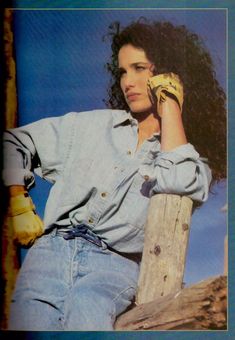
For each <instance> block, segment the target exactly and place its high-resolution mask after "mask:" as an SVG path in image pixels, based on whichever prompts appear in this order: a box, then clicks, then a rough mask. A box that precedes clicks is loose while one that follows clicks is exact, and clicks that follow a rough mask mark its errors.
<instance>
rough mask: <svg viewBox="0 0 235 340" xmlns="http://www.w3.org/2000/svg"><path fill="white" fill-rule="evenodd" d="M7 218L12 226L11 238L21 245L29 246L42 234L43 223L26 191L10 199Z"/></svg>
mask: <svg viewBox="0 0 235 340" xmlns="http://www.w3.org/2000/svg"><path fill="white" fill-rule="evenodd" d="M8 217H9V220H10V223H12V226H13V238H14V240H15V241H16V242H18V243H20V244H21V245H30V244H32V243H33V242H34V241H35V239H36V238H37V237H39V236H41V235H42V234H43V232H44V228H43V222H42V220H41V219H40V217H39V216H38V215H37V214H36V211H35V206H34V204H33V202H32V199H31V198H30V196H29V195H28V193H27V191H25V192H23V193H20V194H18V195H17V196H13V197H10V202H9V209H8Z"/></svg>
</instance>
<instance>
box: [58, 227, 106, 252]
mask: <svg viewBox="0 0 235 340" xmlns="http://www.w3.org/2000/svg"><path fill="white" fill-rule="evenodd" d="M56 234H57V235H60V236H62V237H63V238H64V239H65V240H71V239H74V238H75V237H82V238H84V239H85V240H87V241H89V242H91V243H93V244H95V245H97V246H98V247H103V246H104V245H105V243H104V241H102V240H101V239H100V238H99V236H97V235H96V234H95V233H93V232H92V231H91V230H90V229H88V227H87V226H86V225H85V224H78V225H76V226H74V227H72V228H69V229H67V230H65V229H63V230H60V229H57V230H56Z"/></svg>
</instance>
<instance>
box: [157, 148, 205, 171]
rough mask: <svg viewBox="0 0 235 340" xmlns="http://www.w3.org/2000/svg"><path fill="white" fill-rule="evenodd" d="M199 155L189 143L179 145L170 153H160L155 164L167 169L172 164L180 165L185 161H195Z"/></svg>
mask: <svg viewBox="0 0 235 340" xmlns="http://www.w3.org/2000/svg"><path fill="white" fill-rule="evenodd" d="M199 157H200V156H199V153H198V152H197V151H196V150H195V148H194V146H193V145H192V144H190V143H187V144H183V145H180V146H178V147H176V148H175V149H173V150H171V151H165V152H160V153H159V154H158V157H157V160H156V164H158V165H160V166H161V165H162V166H163V167H166V168H168V167H169V166H171V165H172V164H177V163H181V162H183V161H185V160H192V161H197V160H198V159H199Z"/></svg>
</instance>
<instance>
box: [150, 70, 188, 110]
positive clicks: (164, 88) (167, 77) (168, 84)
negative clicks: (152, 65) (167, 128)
mask: <svg viewBox="0 0 235 340" xmlns="http://www.w3.org/2000/svg"><path fill="white" fill-rule="evenodd" d="M148 87H149V90H150V94H152V93H153V94H154V95H155V96H156V97H157V100H158V102H159V103H160V102H164V101H165V100H166V97H167V94H168V95H169V96H170V97H173V98H174V99H175V100H176V101H177V103H178V104H179V107H180V110H181V111H182V106H183V100H184V90H183V84H182V82H181V80H180V78H179V77H178V75H177V74H175V73H172V72H171V73H164V74H159V75H157V76H154V77H151V78H150V79H149V80H148Z"/></svg>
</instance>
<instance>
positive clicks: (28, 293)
mask: <svg viewBox="0 0 235 340" xmlns="http://www.w3.org/2000/svg"><path fill="white" fill-rule="evenodd" d="M61 241H62V240H61V238H59V237H54V234H53V233H52V234H49V235H45V236H42V237H41V238H40V239H38V241H37V242H36V243H35V244H34V245H33V246H32V247H31V248H30V249H29V251H28V253H27V255H26V258H25V260H24V262H23V265H22V267H21V269H20V272H19V275H18V278H17V282H16V288H15V291H14V294H13V297H12V302H11V306H10V318H9V329H11V330H13V329H16V330H57V329H61V326H60V325H61V322H60V319H61V314H62V310H63V304H64V298H65V296H66V294H67V290H68V287H69V285H70V270H69V249H68V248H67V245H68V244H67V243H66V242H63V243H61ZM65 259H67V262H66V261H65Z"/></svg>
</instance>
